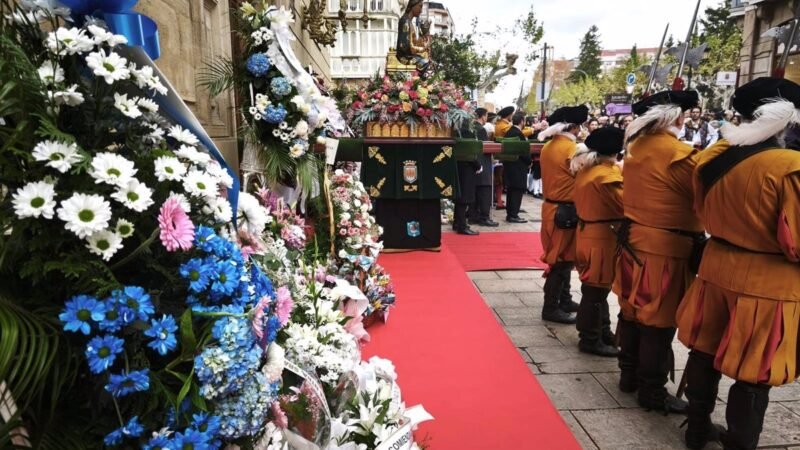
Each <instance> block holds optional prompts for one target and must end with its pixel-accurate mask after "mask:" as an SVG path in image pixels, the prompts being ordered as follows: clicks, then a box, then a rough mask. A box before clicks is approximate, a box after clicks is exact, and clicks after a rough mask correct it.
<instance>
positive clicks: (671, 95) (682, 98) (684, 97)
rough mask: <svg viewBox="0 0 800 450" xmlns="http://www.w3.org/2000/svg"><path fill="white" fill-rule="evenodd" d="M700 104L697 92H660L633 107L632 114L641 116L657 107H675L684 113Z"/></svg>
mask: <svg viewBox="0 0 800 450" xmlns="http://www.w3.org/2000/svg"><path fill="white" fill-rule="evenodd" d="M699 104H700V96H699V95H698V94H697V91H662V92H659V93H657V94H653V95H651V96H649V97H647V98H645V99H642V100H640V101H639V102H637V103H634V105H633V113H634V114H636V115H637V116H641V115H642V114H644V113H646V112H647V111H649V110H650V108H652V107H654V106H658V105H676V106H680V107H681V110H683V111H686V110H687V109H692V108H694V107H695V106H697V105H699Z"/></svg>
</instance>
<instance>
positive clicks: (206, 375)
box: [194, 319, 264, 400]
mask: <svg viewBox="0 0 800 450" xmlns="http://www.w3.org/2000/svg"><path fill="white" fill-rule="evenodd" d="M240 320H244V319H240ZM226 323H230V322H226ZM233 324H235V326H232V327H231V328H228V329H226V327H225V326H222V327H216V326H215V331H214V333H215V334H216V335H217V336H220V337H221V338H222V339H224V340H225V347H226V348H225V349H223V348H222V347H209V348H206V349H205V350H203V352H202V353H201V354H200V355H198V356H197V357H196V358H195V361H194V369H195V374H196V375H197V379H198V380H200V394H201V395H202V396H203V397H205V398H207V399H209V400H213V399H216V398H220V397H224V396H226V395H228V394H231V393H233V392H237V391H239V390H241V389H242V386H243V383H244V382H245V380H246V379H247V377H248V376H249V375H251V374H253V373H256V372H258V371H259V369H260V368H261V358H262V356H263V354H264V352H263V350H262V349H261V347H259V346H258V345H257V344H256V343H255V335H254V334H253V333H252V330H248V329H243V328H241V327H240V325H241V322H234V323H233ZM247 333H249V334H250V336H249V337H248V336H247ZM237 343H240V344H245V345H244V346H242V347H236V348H232V347H234V346H235V345H236V344H237Z"/></svg>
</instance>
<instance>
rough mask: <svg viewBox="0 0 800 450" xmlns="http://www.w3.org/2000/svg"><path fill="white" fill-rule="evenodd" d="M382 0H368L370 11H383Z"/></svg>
mask: <svg viewBox="0 0 800 450" xmlns="http://www.w3.org/2000/svg"><path fill="white" fill-rule="evenodd" d="M383 6H384V5H383V0H370V2H369V9H370V10H372V11H383Z"/></svg>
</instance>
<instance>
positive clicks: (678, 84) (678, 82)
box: [672, 0, 702, 91]
mask: <svg viewBox="0 0 800 450" xmlns="http://www.w3.org/2000/svg"><path fill="white" fill-rule="evenodd" d="M701 1H702V0H697V6H696V7H695V8H694V16H692V23H691V24H690V25H689V32H688V33H686V42H685V43H684V44H685V45H686V47H684V48H683V54H682V55H681V63H680V65H679V66H678V74H677V75H675V82H674V83H673V86H672V89H673V90H676V91H682V90H683V88H684V86H683V78H682V77H683V69H684V67H686V57H687V56H689V47H691V46H692V35H694V26H695V24H697V13H699V12H700V2H701Z"/></svg>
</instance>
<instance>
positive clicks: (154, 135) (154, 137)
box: [144, 123, 164, 145]
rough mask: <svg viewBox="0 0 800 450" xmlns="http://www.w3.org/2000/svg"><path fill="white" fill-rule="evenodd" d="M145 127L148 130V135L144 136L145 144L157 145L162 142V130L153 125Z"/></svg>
mask: <svg viewBox="0 0 800 450" xmlns="http://www.w3.org/2000/svg"><path fill="white" fill-rule="evenodd" d="M147 127H148V128H150V130H152V131H150V132H149V133H147V134H145V135H144V140H145V141H146V142H150V143H152V144H153V145H158V144H160V143H162V142H163V141H164V129H163V128H161V127H160V126H158V124H155V123H149V124H147Z"/></svg>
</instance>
